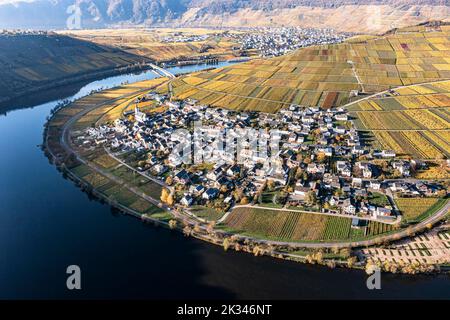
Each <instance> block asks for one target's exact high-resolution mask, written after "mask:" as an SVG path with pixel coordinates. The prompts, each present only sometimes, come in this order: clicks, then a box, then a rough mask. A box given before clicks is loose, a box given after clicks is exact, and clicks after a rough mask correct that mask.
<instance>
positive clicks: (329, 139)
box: [85, 93, 442, 219]
mask: <svg viewBox="0 0 450 320" xmlns="http://www.w3.org/2000/svg"><path fill="white" fill-rule="evenodd" d="M143 99H145V100H149V99H151V100H154V101H156V102H158V103H159V105H163V106H165V107H166V108H165V109H164V110H165V111H163V112H157V113H156V112H155V113H145V112H142V111H140V110H139V108H138V107H137V106H136V108H135V109H134V110H132V111H129V112H126V113H125V114H124V117H122V119H117V120H115V121H114V123H111V124H109V125H102V126H100V127H93V128H89V129H87V133H88V137H89V138H86V139H85V142H86V141H88V143H95V144H101V145H105V146H106V147H108V148H110V149H111V150H112V151H113V152H116V151H136V152H141V153H145V154H146V155H147V157H146V166H144V167H138V168H137V169H139V170H142V171H145V170H148V171H149V172H150V173H151V174H152V175H156V176H160V177H167V176H169V175H170V176H172V177H173V179H174V181H175V183H179V184H181V185H183V186H184V188H185V195H184V197H182V198H181V199H180V202H181V203H182V204H183V205H186V206H190V205H192V204H194V203H201V202H205V201H210V200H215V199H219V198H220V199H222V201H223V202H224V203H227V204H230V205H231V204H232V203H233V201H234V199H233V197H232V194H233V191H234V190H236V189H239V190H241V191H242V193H243V195H244V196H246V197H248V198H249V199H252V198H253V197H254V196H255V195H256V194H258V192H260V191H261V190H262V189H263V188H264V187H265V186H266V183H267V181H268V180H271V181H273V182H274V183H275V184H276V186H278V187H279V188H283V187H286V188H288V187H290V189H291V191H290V192H289V196H288V197H287V198H286V201H289V202H291V204H295V203H303V204H304V203H305V202H306V201H309V200H310V199H311V198H313V199H315V202H316V204H319V205H320V208H321V209H322V210H326V211H329V212H336V213H345V214H350V215H356V214H366V215H372V216H374V217H377V218H386V219H389V218H393V217H394V215H395V212H393V211H392V208H391V207H390V206H385V207H382V206H376V205H374V204H372V203H371V197H372V195H373V193H381V194H384V193H385V192H386V190H390V191H392V192H398V193H401V194H402V195H403V196H434V195H435V194H436V193H437V192H438V191H439V190H441V189H442V188H441V186H439V185H436V184H430V183H424V182H408V177H409V176H410V174H411V167H414V168H416V167H417V166H421V165H423V164H422V163H419V162H417V161H407V160H397V159H395V156H396V155H395V153H394V152H392V151H390V150H369V149H368V148H366V147H363V146H362V144H361V142H360V138H359V136H358V134H357V132H356V130H355V129H354V126H353V124H352V122H351V121H350V120H349V117H348V114H347V112H346V111H345V110H343V109H339V108H338V109H332V110H331V109H330V110H320V109H319V108H301V107H300V106H297V105H291V106H290V107H289V108H286V109H283V110H281V111H280V112H279V113H277V114H266V113H256V112H248V113H246V112H235V111H229V110H224V109H218V108H209V107H206V106H202V105H199V104H198V103H197V101H194V100H185V101H181V102H180V101H177V102H172V101H169V99H168V98H167V97H166V96H163V95H159V94H157V93H149V94H147V95H146V96H145V97H144V98H143ZM137 103H139V101H137ZM137 105H138V104H137ZM198 124H201V126H198ZM274 132H275V133H274ZM242 137H245V138H244V139H243V138H242ZM252 139H253V140H252ZM255 141H256V143H252V142H255ZM261 141H263V142H261ZM255 146H256V148H255ZM375 158H381V159H385V162H386V164H387V168H386V167H385V168H381V167H379V165H376V164H374V163H373V161H372V160H373V159H375ZM201 163H207V164H209V165H203V166H200V165H199V164H201ZM198 168H201V169H198ZM385 170H390V171H393V172H396V174H397V175H398V177H397V179H396V180H392V181H391V182H389V181H387V182H386V181H385V182H383V183H382V182H380V181H379V180H377V178H378V177H379V176H380V175H381V174H382V173H383V171H385ZM286 188H284V189H286Z"/></svg>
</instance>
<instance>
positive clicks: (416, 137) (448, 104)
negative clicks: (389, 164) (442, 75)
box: [348, 81, 450, 160]
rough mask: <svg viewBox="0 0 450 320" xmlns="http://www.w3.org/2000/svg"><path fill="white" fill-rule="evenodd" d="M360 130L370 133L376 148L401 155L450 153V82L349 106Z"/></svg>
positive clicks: (443, 156) (399, 91) (445, 155)
mask: <svg viewBox="0 0 450 320" xmlns="http://www.w3.org/2000/svg"><path fill="white" fill-rule="evenodd" d="M348 110H349V111H350V113H351V114H352V115H353V116H355V117H356V119H355V120H354V124H355V126H356V128H357V129H358V130H360V131H366V132H370V137H371V138H373V140H372V141H367V143H370V144H372V146H373V147H375V148H382V149H390V150H394V151H395V152H396V154H397V155H399V156H412V157H414V158H419V159H435V160H438V159H446V158H449V156H450V81H441V82H436V83H430V84H422V85H413V86H408V87H403V88H399V89H395V90H393V91H391V92H389V93H386V94H383V96H380V95H378V96H375V97H373V98H370V99H368V100H363V101H359V102H355V103H353V104H351V105H349V106H348Z"/></svg>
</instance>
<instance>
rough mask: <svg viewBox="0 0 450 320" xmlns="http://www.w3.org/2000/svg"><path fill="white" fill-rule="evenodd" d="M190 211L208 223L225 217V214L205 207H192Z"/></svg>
mask: <svg viewBox="0 0 450 320" xmlns="http://www.w3.org/2000/svg"><path fill="white" fill-rule="evenodd" d="M190 211H191V212H192V213H193V214H194V215H196V216H197V217H199V218H202V219H205V220H208V221H217V220H219V219H220V218H222V217H223V215H224V212H221V211H217V210H215V209H214V208H208V207H204V206H192V207H191V208H190Z"/></svg>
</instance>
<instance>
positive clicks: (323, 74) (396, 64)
mask: <svg viewBox="0 0 450 320" xmlns="http://www.w3.org/2000/svg"><path fill="white" fill-rule="evenodd" d="M448 35H449V31H448V30H443V31H440V32H416V33H399V34H391V35H388V36H385V37H384V38H365V39H361V41H358V42H353V41H349V42H345V43H341V44H335V45H323V46H313V47H308V48H303V49H300V50H297V51H295V52H293V53H291V54H288V55H285V56H282V57H277V58H273V59H266V60H263V59H255V60H252V61H250V62H247V63H242V64H237V65H234V66H230V67H227V68H221V69H217V70H213V71H208V72H199V73H196V74H195V76H191V77H190V76H187V77H183V78H181V79H179V80H178V81H175V82H174V83H173V85H174V92H175V96H176V97H178V98H180V99H184V98H188V97H196V98H198V99H199V100H200V102H201V103H205V104H209V105H212V106H217V107H225V108H226V107H228V108H231V109H237V110H257V111H264V112H276V111H278V110H279V109H280V108H282V107H283V106H286V105H289V104H292V103H294V104H300V105H305V106H315V105H319V106H322V107H324V108H331V107H336V106H340V105H343V104H345V103H347V102H348V100H349V95H350V92H351V91H352V90H356V91H358V90H359V91H365V92H366V93H376V92H380V91H384V90H387V89H390V88H395V87H399V86H402V85H410V84H414V83H425V82H431V81H436V80H439V79H448V78H450V70H449V69H450V62H449V59H448V58H449V56H450V53H449V52H450V51H449V50H448V48H449V45H450V40H449V37H448ZM355 74H356V75H358V77H359V78H360V80H361V82H362V84H361V85H360V84H359V83H358V80H357V78H356V76H355ZM205 91H206V92H209V93H213V94H214V96H216V98H212V97H211V95H207V94H200V92H205ZM442 91H443V90H437V89H432V88H429V87H427V86H425V85H422V86H420V87H418V88H417V89H416V90H409V91H405V90H404V92H408V93H411V94H415V95H418V94H426V95H429V97H428V96H427V97H415V98H411V99H410V100H411V101H409V102H408V101H405V99H403V100H402V98H400V99H397V98H396V97H391V98H389V99H380V103H378V102H376V103H375V102H373V103H367V104H365V103H362V104H361V106H359V107H355V110H378V111H380V110H385V111H389V110H402V109H405V108H406V107H405V106H403V104H405V105H412V106H413V107H419V108H420V107H424V106H428V107H431V106H434V107H441V106H444V105H445V104H447V101H448V96H446V95H445V94H444V93H443V92H442ZM224 95H234V96H236V97H239V98H240V99H239V100H237V101H238V102H239V103H235V104H233V103H230V101H227V100H226V99H224ZM218 96H221V98H219V97H218ZM411 116H412V117H413V118H414V117H416V118H417V117H420V116H419V115H416V114H412V115H411ZM427 119H428V120H429V119H430V116H429V115H427ZM433 123H434V121H433ZM436 126H439V123H436Z"/></svg>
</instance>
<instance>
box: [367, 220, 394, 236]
mask: <svg viewBox="0 0 450 320" xmlns="http://www.w3.org/2000/svg"><path fill="white" fill-rule="evenodd" d="M392 230H394V228H393V226H392V225H389V224H385V223H381V222H377V221H369V223H368V225H367V229H366V236H369V237H370V236H377V235H379V234H382V233H386V232H390V231H392Z"/></svg>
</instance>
